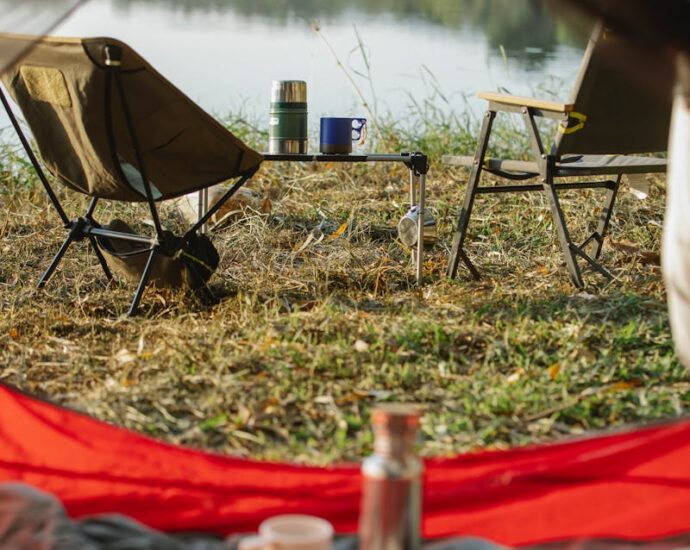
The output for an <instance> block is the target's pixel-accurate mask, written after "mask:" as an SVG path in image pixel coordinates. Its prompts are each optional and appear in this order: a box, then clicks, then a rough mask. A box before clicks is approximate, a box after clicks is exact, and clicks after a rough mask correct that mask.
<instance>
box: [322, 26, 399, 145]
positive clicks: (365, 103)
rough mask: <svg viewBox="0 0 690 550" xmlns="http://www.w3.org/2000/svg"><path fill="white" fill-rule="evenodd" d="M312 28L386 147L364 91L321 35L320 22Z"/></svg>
mask: <svg viewBox="0 0 690 550" xmlns="http://www.w3.org/2000/svg"><path fill="white" fill-rule="evenodd" d="M311 28H312V29H313V30H314V32H315V33H316V34H317V35H318V36H319V38H321V40H323V43H324V44H326V47H327V48H328V50H329V51H330V52H331V55H332V56H333V59H335V63H336V66H338V67H339V68H340V69H342V71H343V73H345V76H346V77H347V79H348V80H349V81H350V84H352V87H353V88H354V90H355V93H356V94H357V96H358V97H359V101H360V102H361V103H362V107H364V110H365V111H366V112H367V114H368V115H369V118H370V119H371V120H372V121H373V122H374V129H375V130H376V134H377V136H378V139H379V140H380V142H381V144H382V145H383V146H384V148H385V147H386V145H387V144H386V140H385V139H384V137H383V133H382V132H381V128H380V126H379V121H378V118H377V117H376V115H375V114H374V112H373V111H372V110H371V107H370V106H369V102H368V101H367V100H366V98H365V97H364V94H363V93H362V90H360V89H359V86H358V85H357V82H355V80H354V78H352V75H351V74H350V73H349V71H348V70H347V69H346V68H345V66H344V65H343V64H342V62H341V61H340V58H339V57H338V54H337V53H336V51H335V50H334V49H333V46H331V43H330V42H329V41H328V40H327V39H326V37H325V36H324V35H323V34H322V33H321V27H320V26H319V22H318V21H313V22H312V25H311Z"/></svg>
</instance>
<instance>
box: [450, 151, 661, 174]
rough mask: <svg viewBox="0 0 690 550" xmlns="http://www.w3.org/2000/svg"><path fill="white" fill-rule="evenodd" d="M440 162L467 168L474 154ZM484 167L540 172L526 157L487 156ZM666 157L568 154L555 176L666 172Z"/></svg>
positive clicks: (451, 156)
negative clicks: (501, 157) (522, 158)
mask: <svg viewBox="0 0 690 550" xmlns="http://www.w3.org/2000/svg"><path fill="white" fill-rule="evenodd" d="M443 163H444V164H447V165H450V166H466V167H470V166H472V164H473V163H474V157H470V156H453V155H444V157H443ZM484 166H485V168H486V169H487V170H489V171H491V170H501V171H504V172H524V173H531V174H534V175H535V176H536V175H538V174H539V165H538V164H537V163H536V162H535V161H528V160H504V159H494V158H488V157H487V158H486V159H485V160H484ZM666 166H667V162H666V159H665V158H657V157H641V156H636V155H568V156H564V157H563V158H562V159H561V160H560V161H559V162H557V163H556V170H555V172H554V175H556V176H562V177H568V176H572V177H576V176H593V175H612V174H648V173H652V172H665V171H666Z"/></svg>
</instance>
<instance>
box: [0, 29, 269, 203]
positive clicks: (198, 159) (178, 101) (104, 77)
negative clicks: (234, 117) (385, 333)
mask: <svg viewBox="0 0 690 550" xmlns="http://www.w3.org/2000/svg"><path fill="white" fill-rule="evenodd" d="M21 42H35V45H34V46H33V48H32V49H31V51H30V52H29V53H28V54H27V55H26V56H25V57H23V58H22V60H21V62H20V63H19V64H17V65H16V66H14V67H13V68H11V69H10V70H8V71H6V72H5V73H4V74H3V75H2V80H3V83H4V85H5V87H6V88H7V89H8V91H9V92H10V95H11V96H12V98H13V99H14V101H15V103H16V104H17V105H18V106H19V108H20V109H21V111H22V113H23V114H24V118H25V119H26V122H27V123H28V125H29V127H30V129H31V132H32V134H33V137H34V139H35V141H36V145H37V147H38V149H39V152H40V154H41V157H42V159H43V162H44V164H45V166H46V167H47V168H48V169H49V171H50V172H51V173H52V174H53V175H54V176H55V177H57V178H58V180H60V181H61V182H62V183H64V184H65V185H67V186H69V187H71V188H72V189H74V190H76V191H80V192H82V193H86V194H88V195H91V196H95V197H100V198H109V199H117V200H125V201H143V200H146V197H145V193H144V186H143V179H142V177H141V173H140V171H139V169H140V166H139V164H138V162H137V155H136V154H135V149H134V145H133V140H132V136H131V132H130V131H129V129H128V125H127V120H126V118H125V116H124V111H123V104H122V101H121V96H120V94H119V93H118V87H117V84H116V82H115V78H116V77H115V75H114V71H115V70H117V71H118V73H119V76H118V77H117V78H119V79H120V82H121V84H122V89H123V90H124V95H125V97H126V103H127V107H128V111H129V113H130V115H131V117H130V118H131V122H132V126H133V129H134V134H135V136H136V141H137V142H138V145H139V151H140V153H141V157H142V160H143V164H144V167H145V172H146V175H147V178H148V180H149V182H150V183H151V186H152V188H153V191H154V198H156V199H166V198H171V197H175V196H179V195H182V194H185V193H189V192H191V191H195V190H197V189H203V188H205V187H208V186H210V185H213V184H216V183H219V182H222V181H225V180H227V179H230V178H234V177H237V176H240V175H243V174H247V173H250V172H251V171H252V170H254V169H256V168H257V167H258V166H259V164H260V163H261V161H262V157H261V155H260V154H259V153H257V152H256V151H254V150H252V149H250V148H249V147H247V146H246V145H245V144H244V143H242V141H240V140H239V139H237V138H235V137H234V136H233V135H232V134H231V133H230V132H229V131H228V130H227V129H226V128H224V127H223V126H222V125H221V124H219V123H218V122H217V121H216V120H215V119H213V117H211V116H210V115H208V114H207V113H206V112H204V111H203V110H202V109H201V108H200V107H199V106H198V105H197V104H196V103H194V102H193V101H191V100H190V99H189V98H187V97H186V96H185V95H184V94H183V93H182V92H180V91H179V90H178V89H177V88H175V86H173V85H172V84H171V83H170V82H168V81H167V80H166V79H165V78H163V77H162V76H161V75H160V74H159V73H158V72H157V71H156V70H155V69H153V67H151V65H149V64H148V63H147V62H146V61H145V60H144V59H142V58H141V57H140V56H139V55H138V54H137V53H136V52H134V51H133V50H132V49H131V48H129V47H128V46H127V45H125V44H123V43H121V42H119V41H117V40H114V39H112V38H88V39H69V38H54V37H47V38H41V39H40V40H38V41H36V37H22V36H15V35H6V34H5V35H0V50H1V49H4V48H6V47H8V48H10V47H16V46H17V44H18V43H21ZM106 46H115V47H116V48H117V47H119V48H121V52H122V62H121V66H119V68H117V69H114V68H112V67H108V66H107V65H106V63H105V53H104V52H105V48H106ZM171 55H174V52H171Z"/></svg>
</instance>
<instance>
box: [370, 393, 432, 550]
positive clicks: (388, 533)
mask: <svg viewBox="0 0 690 550" xmlns="http://www.w3.org/2000/svg"><path fill="white" fill-rule="evenodd" d="M372 422H373V428H374V454H373V455H372V456H370V457H368V458H366V459H365V460H364V462H363V464H362V476H363V479H364V486H363V493H362V507H361V515H360V519H359V544H360V549H362V550H416V549H418V548H420V540H421V529H420V524H421V514H422V472H423V469H424V467H423V465H422V462H421V460H420V459H419V458H418V457H417V456H416V455H415V453H414V447H415V443H416V440H417V431H418V428H419V413H418V411H417V410H416V409H415V408H413V407H410V406H406V405H388V406H383V407H380V408H377V409H375V410H374V412H373V414H372Z"/></svg>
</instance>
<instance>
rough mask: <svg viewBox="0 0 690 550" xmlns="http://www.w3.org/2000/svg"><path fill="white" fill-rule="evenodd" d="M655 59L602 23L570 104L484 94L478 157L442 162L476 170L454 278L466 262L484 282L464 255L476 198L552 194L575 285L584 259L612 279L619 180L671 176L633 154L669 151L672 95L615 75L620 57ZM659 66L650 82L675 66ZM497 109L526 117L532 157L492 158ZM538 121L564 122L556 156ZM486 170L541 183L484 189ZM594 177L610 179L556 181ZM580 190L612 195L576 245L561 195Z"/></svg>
mask: <svg viewBox="0 0 690 550" xmlns="http://www.w3.org/2000/svg"><path fill="white" fill-rule="evenodd" d="M653 55H654V52H653V51H640V50H634V49H632V46H631V45H630V44H628V43H627V42H626V41H625V40H623V39H622V38H621V37H620V36H617V35H614V34H613V33H611V32H610V31H609V30H606V29H604V27H603V25H601V24H599V25H597V27H596V28H595V30H594V32H593V33H592V37H591V39H590V43H589V46H588V48H587V51H586V53H585V56H584V59H583V62H582V65H581V68H580V73H579V75H578V79H577V82H576V86H575V93H574V100H573V101H572V102H571V103H559V102H554V101H540V100H536V99H531V98H523V97H516V96H511V95H507V94H500V93H480V94H478V95H479V97H480V98H482V99H485V100H486V101H488V109H487V111H486V114H485V115H484V118H483V121H482V125H481V130H480V133H479V139H478V144H477V149H476V151H475V155H474V156H473V157H467V156H449V155H447V156H444V157H443V161H444V163H445V164H448V165H456V166H465V167H469V168H470V176H469V181H468V184H467V189H466V193H465V200H464V203H463V205H462V208H461V210H460V213H459V217H458V222H457V229H456V231H455V235H454V239H453V244H452V249H451V255H450V260H449V264H448V273H447V274H448V276H449V277H455V276H456V274H457V270H458V266H459V263H460V261H461V260H462V262H463V263H464V264H465V265H466V266H467V268H468V269H469V271H470V273H471V274H472V276H473V277H474V278H476V279H478V278H479V271H478V270H477V268H476V267H475V266H474V265H473V263H472V262H471V261H470V259H469V257H468V256H467V254H466V253H465V250H464V243H465V238H466V236H467V228H468V225H469V221H470V216H471V213H472V207H473V205H474V199H475V197H476V195H478V194H488V193H513V192H530V191H543V192H544V193H545V194H546V197H547V199H548V202H549V205H550V209H551V214H552V216H553V220H554V225H555V227H556V231H557V234H558V240H559V243H560V247H561V250H562V252H563V255H564V256H565V263H566V266H567V269H568V273H569V275H570V279H571V281H572V282H573V284H574V285H575V286H577V287H578V288H582V287H583V286H584V282H583V280H582V274H581V270H580V266H579V265H578V260H584V261H585V262H586V264H588V265H589V266H590V267H592V268H593V269H594V270H596V271H597V272H599V273H600V274H602V275H604V276H605V277H607V278H611V277H612V276H611V273H610V272H609V270H608V269H606V268H605V267H604V266H603V265H601V263H599V261H598V259H599V256H600V254H601V250H602V245H603V242H604V238H605V236H606V232H607V229H608V226H609V221H610V220H611V213H612V211H613V206H614V203H615V200H616V194H617V192H618V188H619V185H620V182H621V178H622V176H623V175H625V174H647V173H654V172H665V170H666V160H665V159H662V158H654V157H642V156H631V154H635V153H656V152H661V151H665V150H666V147H667V140H668V128H669V121H670V113H671V102H670V98H665V97H663V96H661V95H659V96H657V95H655V94H654V93H652V92H650V91H647V90H646V89H645V88H644V87H642V86H641V85H640V83H639V82H637V81H635V79H634V78H631V77H629V76H628V73H627V72H622V71H621V72H618V71H615V70H614V69H613V68H612V65H611V64H612V61H613V60H614V59H618V58H619V57H621V56H632V57H633V59H634V56H653ZM655 66H656V71H657V73H658V74H654V75H644V77H645V78H657V79H665V80H667V81H670V79H671V78H672V76H671V75H672V67H670V66H668V65H665V64H664V63H663V62H661V63H657V64H656V65H655ZM633 74H634V73H633ZM498 112H506V113H513V114H518V115H520V116H521V117H522V120H523V122H524V124H525V128H526V132H527V135H528V137H529V142H530V149H531V155H532V160H530V161H520V160H502V159H493V158H487V156H486V153H487V147H488V143H489V138H490V135H491V128H492V125H493V123H494V119H495V117H496V114H497V113H498ZM537 117H546V118H550V119H555V120H557V121H558V132H557V135H556V137H555V140H554V142H553V145H552V147H551V150H550V151H548V150H547V149H546V148H545V147H544V144H543V141H542V137H541V135H540V132H539V129H538V127H537V122H536V119H537ZM482 172H489V173H491V174H494V175H496V176H498V177H500V178H505V179H509V180H514V181H520V180H528V179H531V178H535V177H538V178H539V179H540V180H541V182H540V183H533V184H532V183H526V184H520V183H517V184H512V185H511V184H501V185H493V186H480V185H479V183H480V179H481V174H482ZM591 176H603V177H604V179H603V180H598V181H576V182H563V183H558V182H557V180H561V179H568V178H576V177H577V178H581V177H585V178H588V177H591ZM577 189H605V190H606V193H605V199H604V204H603V207H602V210H601V214H600V216H599V221H598V224H597V227H596V229H595V230H594V231H593V232H592V233H591V234H590V235H589V236H588V237H587V238H586V239H585V240H584V241H583V242H582V244H576V243H575V242H573V239H572V237H571V235H570V232H569V231H568V226H567V223H566V219H565V216H564V214H563V210H562V208H561V205H560V200H559V192H561V191H567V190H577Z"/></svg>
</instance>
